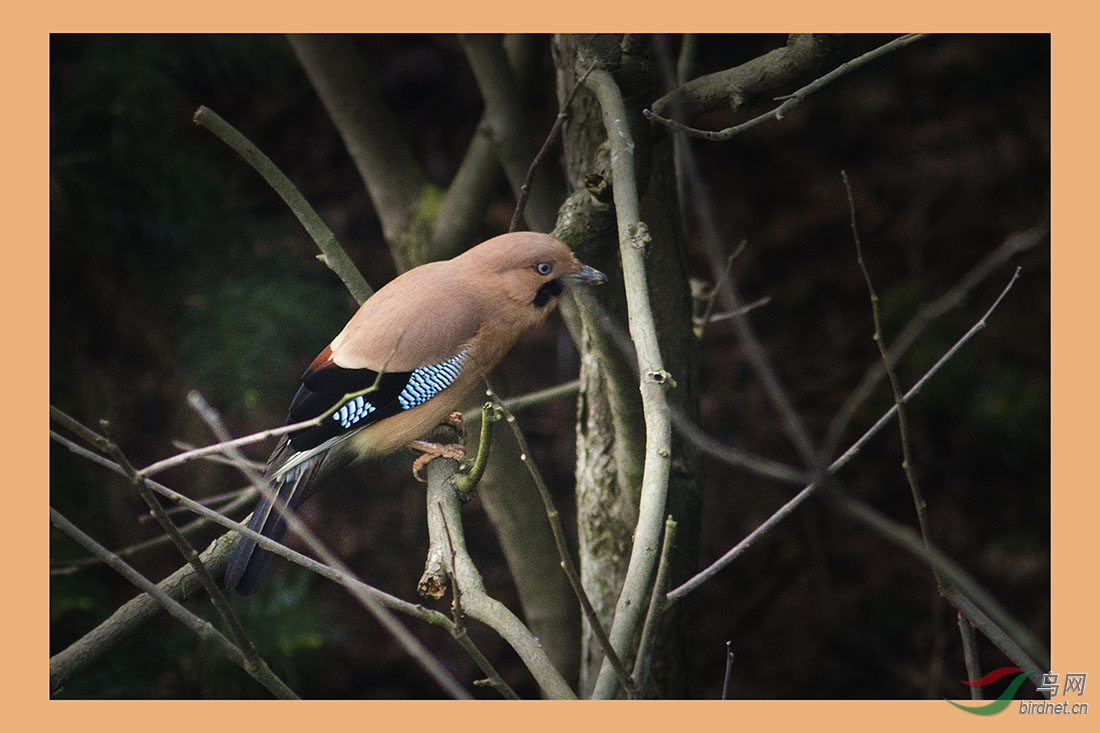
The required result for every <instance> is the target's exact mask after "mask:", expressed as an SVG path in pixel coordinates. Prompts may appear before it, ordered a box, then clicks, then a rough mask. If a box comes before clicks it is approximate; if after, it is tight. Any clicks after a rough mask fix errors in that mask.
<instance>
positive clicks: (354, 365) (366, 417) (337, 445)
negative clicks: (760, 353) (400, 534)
mask: <svg viewBox="0 0 1100 733" xmlns="http://www.w3.org/2000/svg"><path fill="white" fill-rule="evenodd" d="M606 281H607V276H606V275H604V274H603V273H602V272H600V271H599V270H597V269H595V268H593V267H590V266H588V265H585V264H583V263H581V262H580V260H578V259H577V258H576V256H574V254H573V252H572V251H571V250H570V249H569V247H568V246H567V245H566V244H565V243H564V242H562V241H561V240H559V239H557V238H555V237H553V236H551V235H549V234H541V233H536V232H511V233H508V234H502V235H499V236H496V237H493V238H491V239H488V240H486V241H484V242H482V243H480V244H478V245H476V246H474V247H471V248H470V249H468V250H466V251H465V252H463V253H461V254H459V255H458V256H456V257H454V258H452V259H450V260H444V261H438V262H429V263H427V264H424V265H420V266H419V267H415V268H413V269H411V270H408V271H407V272H404V273H403V274H401V275H398V276H397V277H396V278H394V279H393V280H392V281H390V282H389V283H387V284H386V285H385V286H384V287H382V288H380V289H379V290H378V291H377V292H376V293H374V295H372V296H371V297H370V298H368V299H367V300H366V301H364V303H363V304H362V305H361V306H360V307H359V309H358V310H357V311H356V312H355V314H354V315H353V316H352V317H351V319H350V320H349V321H348V322H347V324H346V325H345V326H344V328H343V330H341V331H340V333H339V334H337V336H336V338H334V339H333V340H332V342H331V343H330V344H329V345H328V346H326V347H325V348H324V349H323V350H322V351H321V353H320V354H318V355H317V358H315V359H314V360H313V362H312V363H311V364H310V365H309V367H308V368H307V369H306V370H305V373H304V374H303V375H302V378H301V385H300V386H299V388H298V391H297V393H296V394H295V396H294V399H293V400H292V401H291V403H290V410H289V413H288V416H287V422H286V424H287V425H292V424H295V423H299V422H303V421H310V420H316V419H317V418H319V417H320V416H324V417H323V418H322V419H320V420H319V422H316V423H315V424H310V425H308V426H306V427H302V428H300V429H296V430H293V431H291V432H288V433H287V434H285V435H284V436H283V437H281V438H280V440H279V442H278V444H277V445H276V447H275V449H274V451H273V452H272V454H271V457H270V458H269V459H268V462H267V465H266V468H265V470H264V480H265V481H266V482H267V484H268V487H269V491H268V492H266V493H267V494H269V495H270V496H271V497H274V502H272V501H270V500H269V497H268V496H264V497H261V499H260V501H259V503H258V504H257V506H256V508H255V510H254V511H253V512H252V515H251V518H250V519H249V521H248V525H247V526H248V527H249V528H250V529H252V530H255V531H256V532H259V533H260V534H261V535H263V536H265V537H268V538H270V539H272V540H276V541H278V540H279V539H281V538H282V536H283V535H284V534H285V532H286V520H285V517H284V516H283V514H282V512H281V511H279V510H277V509H276V504H277V505H278V506H279V507H287V508H288V509H289V510H290V511H294V510H295V509H296V508H297V507H298V506H299V505H300V504H301V502H302V501H303V500H304V499H305V498H306V497H308V496H309V495H311V494H312V493H313V491H314V490H315V489H316V487H317V486H318V485H319V484H321V483H323V482H324V480H325V478H326V477H327V476H330V475H331V474H332V473H333V472H334V471H336V470H339V469H342V468H345V467H347V466H349V465H352V464H354V463H358V462H360V461H363V460H366V459H371V458H376V457H379V456H382V455H385V454H387V453H391V452H393V451H395V450H398V449H400V448H401V447H403V446H406V445H409V444H413V445H415V446H416V447H417V448H418V449H421V450H423V449H424V448H425V447H427V448H428V449H429V450H431V449H432V448H433V445H432V444H427V445H425V444H424V443H423V442H419V443H418V442H417V441H418V440H419V439H420V438H422V437H423V436H424V435H425V434H427V433H428V432H430V431H431V430H433V429H434V428H435V427H436V426H437V425H439V424H440V423H442V422H445V421H447V420H448V418H449V417H450V416H451V415H452V413H453V412H454V411H455V410H456V409H457V408H458V407H459V406H460V405H461V403H462V402H463V401H464V400H465V399H466V397H467V396H468V395H469V394H470V393H471V392H472V391H473V389H474V388H475V387H476V386H477V385H478V384H479V383H480V382H481V381H482V380H483V379H484V377H485V376H487V375H488V373H489V372H490V371H491V370H492V369H493V368H494V367H495V366H496V365H497V363H498V362H499V361H500V360H501V359H502V358H503V357H504V355H505V354H506V353H507V352H508V350H509V349H511V347H512V345H513V344H514V343H515V342H516V340H517V339H518V338H519V337H520V335H521V334H523V333H524V332H526V331H528V330H530V329H531V328H533V327H535V326H537V325H539V324H540V323H542V322H543V320H544V319H545V318H546V316H547V314H549V313H550V311H551V310H553V308H554V306H555V305H556V304H557V302H558V300H559V299H560V296H561V295H562V293H563V292H564V291H565V288H566V287H569V286H572V285H573V284H581V285H595V284H600V283H604V282H606ZM434 447H435V448H437V449H440V450H439V451H437V452H438V453H439V454H445V455H452V457H453V454H451V453H447V451H446V449H447V448H448V447H447V446H434ZM429 457H432V458H434V457H435V456H434V455H433V456H429ZM272 557H273V556H272V554H271V553H270V552H268V551H267V550H264V549H263V548H261V547H259V546H258V545H257V543H256V541H255V540H252V539H249V538H248V537H245V536H241V537H240V538H239V540H238V542H237V544H236V547H235V548H234V551H233V554H232V556H231V557H230V560H229V564H228V566H227V569H226V574H225V586H226V588H227V589H229V590H231V591H235V592H237V593H238V594H240V595H245V596H248V595H252V594H253V593H254V592H255V591H256V590H257V588H259V587H260V585H261V583H262V581H263V579H264V576H265V575H266V572H267V569H268V565H269V564H270V562H271V558H272Z"/></svg>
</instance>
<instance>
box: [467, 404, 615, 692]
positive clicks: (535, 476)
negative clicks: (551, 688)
mask: <svg viewBox="0 0 1100 733" xmlns="http://www.w3.org/2000/svg"><path fill="white" fill-rule="evenodd" d="M486 393H487V394H488V395H489V398H490V399H496V393H495V392H494V391H493V388H492V387H491V386H488V385H487V389H486ZM496 403H497V404H498V405H500V409H501V412H502V413H503V415H504V421H505V422H506V423H507V424H508V426H509V427H510V428H511V430H512V434H513V435H514V436H515V440H516V445H517V446H519V451H520V460H521V461H523V464H524V465H525V466H527V471H528V472H529V473H530V474H531V479H532V481H534V483H535V488H536V489H537V490H538V492H539V497H540V498H541V499H542V504H543V507H544V508H545V510H546V517H547V519H548V520H549V522H550V533H551V534H552V535H553V537H554V545H555V547H556V548H557V550H558V557H559V558H560V559H561V569H562V571H563V572H564V573H565V577H566V578H567V579H568V580H569V586H570V587H571V588H572V589H573V593H574V594H575V595H576V596H577V601H578V602H579V603H580V605H581V612H582V613H583V614H584V617H585V619H587V620H588V623H589V625H590V626H591V627H592V633H593V635H594V636H595V637H596V643H597V644H598V645H599V647H600V650H601V651H602V652H603V653H604V656H605V658H607V659H609V660H610V664H611V666H612V668H613V669H614V670H615V671H616V673H617V674H618V675H619V679H620V681H621V682H622V684H623V687H624V688H626V689H628V690H633V689H634V683H633V681H632V680H631V679H630V673H629V672H627V670H626V666H625V665H624V664H623V662H622V660H621V659H620V658H619V656H618V655H617V654H616V653H615V649H614V647H612V645H611V639H610V638H609V637H608V635H607V631H606V630H605V629H604V627H603V624H602V623H600V617H599V615H598V614H597V613H596V609H595V608H593V607H592V601H591V600H590V599H589V598H588V594H587V593H585V591H584V585H583V584H582V583H581V579H580V576H579V575H578V574H577V567H576V565H575V564H574V563H573V557H572V555H570V554H569V544H568V543H567V542H566V539H565V530H564V529H563V528H562V526H561V515H560V514H559V512H558V509H557V507H556V506H554V498H553V497H552V496H551V495H550V489H549V488H548V487H547V486H546V482H545V481H544V480H543V478H542V472H541V471H539V469H538V466H536V465H535V462H534V461H533V460H531V451H530V449H529V448H528V447H527V439H526V438H525V437H524V435H523V431H522V430H520V427H519V424H518V423H517V422H516V416H515V415H513V414H512V413H511V412H510V411H509V410H508V408H507V407H505V406H504V404H503V403H501V402H500V401H499V400H496Z"/></svg>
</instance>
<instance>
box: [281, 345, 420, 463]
mask: <svg viewBox="0 0 1100 733" xmlns="http://www.w3.org/2000/svg"><path fill="white" fill-rule="evenodd" d="M410 376H412V372H386V373H384V374H382V376H381V377H379V376H378V372H376V371H374V370H372V369H345V368H343V367H339V366H336V365H329V366H326V367H324V368H322V369H317V370H312V369H309V370H306V373H305V374H303V375H302V386H301V387H299V388H298V393H297V394H296V395H294V399H293V401H291V403H290V413H289V414H288V415H287V424H292V423H296V422H302V421H303V420H309V419H311V418H315V417H317V416H318V415H323V414H324V413H326V412H328V411H329V410H332V409H333V408H337V409H339V408H340V407H342V406H343V405H345V404H346V403H347V402H348V401H349V400H347V399H345V398H346V397H347V396H348V395H355V394H359V393H363V392H364V390H368V391H367V392H365V393H363V394H362V395H361V396H362V398H363V400H365V401H366V402H369V403H370V406H371V408H372V409H370V411H369V412H368V413H366V414H363V415H362V416H361V417H359V418H358V419H357V420H355V421H354V422H353V423H351V424H346V422H341V420H340V419H339V415H336V414H334V415H332V416H330V417H328V418H326V419H325V420H322V421H321V424H319V425H311V426H310V427H308V428H302V429H301V430H297V431H295V432H293V433H290V445H291V447H292V448H294V450H296V451H307V450H309V449H311V448H316V447H317V446H319V445H321V444H322V443H324V442H325V441H326V440H329V439H331V438H335V437H336V436H338V435H341V434H342V433H348V432H351V431H353V430H359V429H360V428H364V427H366V426H368V425H371V424H373V423H376V422H378V421H379V420H381V419H383V418H386V417H390V416H391V415H396V414H397V413H398V412H400V411H401V405H400V404H399V403H398V401H397V398H398V395H400V394H401V391H402V390H403V389H405V386H406V385H407V384H408V383H409V378H410Z"/></svg>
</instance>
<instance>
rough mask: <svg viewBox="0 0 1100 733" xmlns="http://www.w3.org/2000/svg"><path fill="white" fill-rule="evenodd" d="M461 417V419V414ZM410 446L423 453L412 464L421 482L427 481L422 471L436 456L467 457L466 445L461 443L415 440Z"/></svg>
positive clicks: (415, 475)
mask: <svg viewBox="0 0 1100 733" xmlns="http://www.w3.org/2000/svg"><path fill="white" fill-rule="evenodd" d="M452 415H458V413H457V412H456V413H452ZM459 419H460V420H461V415H460V416H459ZM408 447H409V448H410V449H411V450H415V451H420V453H421V455H420V456H419V457H418V458H417V459H416V460H415V461H413V466H412V471H413V478H415V479H416V480H417V481H419V482H420V483H424V481H425V479H424V477H423V476H421V473H420V472H421V471H423V470H424V467H425V466H427V465H428V464H429V463H431V462H432V461H433V460H435V459H436V458H453V459H454V460H456V461H461V460H462V459H463V458H465V457H466V446H464V445H462V444H461V443H433V442H432V441H430V440H414V441H412V442H411V443H409V446H408Z"/></svg>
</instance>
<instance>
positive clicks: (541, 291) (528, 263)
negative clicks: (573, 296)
mask: <svg viewBox="0 0 1100 733" xmlns="http://www.w3.org/2000/svg"><path fill="white" fill-rule="evenodd" d="M461 257H462V258H469V260H470V261H471V264H475V263H476V268H477V270H478V271H480V272H481V273H483V274H484V276H485V277H486V279H487V280H488V279H490V278H491V279H493V280H496V281H497V287H499V288H501V289H502V290H503V291H505V292H506V293H507V295H508V296H509V298H510V299H512V300H513V301H518V302H522V303H525V304H527V305H529V306H533V307H534V308H535V310H537V311H548V310H550V309H551V308H552V307H553V306H554V305H555V304H556V303H557V301H558V297H559V296H560V295H561V294H562V291H563V290H564V289H565V287H567V286H569V285H572V284H582V285H599V284H601V283H605V282H607V276H606V275H604V274H603V273H602V272H600V271H599V270H597V269H595V268H593V267H589V266H588V265H586V264H584V263H582V262H581V261H580V260H578V259H577V258H576V256H574V255H573V252H572V250H570V249H569V247H568V246H566V244H565V243H564V242H562V241H561V240H559V239H556V238H555V237H552V236H550V235H549V234H539V233H537V232H512V233H510V234H502V235H500V236H499V237H493V238H492V239H489V240H487V241H485V242H482V243H481V244H479V245H477V246H476V247H474V248H472V249H470V250H468V251H467V252H466V253H465V254H463V255H461Z"/></svg>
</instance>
